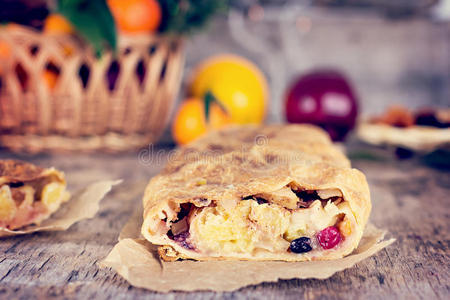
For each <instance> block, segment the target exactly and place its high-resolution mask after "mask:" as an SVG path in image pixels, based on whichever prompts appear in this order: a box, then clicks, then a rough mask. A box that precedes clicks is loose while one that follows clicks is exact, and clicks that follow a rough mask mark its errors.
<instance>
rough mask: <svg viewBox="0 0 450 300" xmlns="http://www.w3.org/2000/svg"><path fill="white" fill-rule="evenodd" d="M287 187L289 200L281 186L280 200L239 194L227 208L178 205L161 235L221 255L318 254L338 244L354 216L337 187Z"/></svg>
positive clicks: (344, 236)
mask: <svg viewBox="0 0 450 300" xmlns="http://www.w3.org/2000/svg"><path fill="white" fill-rule="evenodd" d="M289 190H291V189H289ZM291 191H292V192H291V193H292V194H293V195H294V196H295V197H296V203H295V205H293V203H292V202H291V201H290V199H289V197H290V195H289V194H288V193H286V191H282V192H279V193H278V196H280V195H284V196H285V198H284V199H283V198H282V197H281V198H280V197H274V196H273V195H272V197H270V195H268V194H258V195H254V196H249V197H244V198H243V200H242V201H240V202H239V203H238V204H237V206H236V207H234V208H233V209H231V210H226V209H225V208H223V207H222V206H217V205H215V204H214V202H210V203H209V205H208V206H204V207H197V206H195V205H193V204H186V203H185V204H182V205H181V208H180V211H179V212H178V216H177V220H176V221H173V222H170V221H169V223H168V224H169V226H170V230H169V231H168V233H167V236H168V237H169V238H170V239H171V240H173V241H174V242H175V243H176V244H178V245H179V246H181V247H183V248H186V249H189V250H194V251H196V252H199V253H202V254H204V255H208V256H226V255H230V254H245V253H256V252H258V251H268V252H274V253H281V252H284V253H288V254H289V253H290V254H292V255H295V254H302V253H311V254H314V255H318V253H319V252H320V251H324V250H330V249H336V248H338V247H339V246H340V244H341V243H342V242H344V241H345V239H346V238H347V237H349V236H350V235H351V234H352V226H353V224H355V220H354V216H353V214H352V212H351V210H350V207H349V205H348V203H347V202H346V201H344V200H343V197H342V194H340V191H338V190H322V191H305V190H300V189H297V190H295V189H292V190H291ZM282 203H283V204H284V205H282ZM286 206H288V207H289V208H288V207H286Z"/></svg>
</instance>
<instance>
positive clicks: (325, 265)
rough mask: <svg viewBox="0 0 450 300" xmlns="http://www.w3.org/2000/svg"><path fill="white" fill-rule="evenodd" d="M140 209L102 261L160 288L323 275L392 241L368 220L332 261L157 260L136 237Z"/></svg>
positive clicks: (234, 285)
mask: <svg viewBox="0 0 450 300" xmlns="http://www.w3.org/2000/svg"><path fill="white" fill-rule="evenodd" d="M141 224H142V211H138V212H136V213H135V214H134V216H133V217H132V218H131V219H130V221H129V222H128V223H127V224H126V225H125V227H124V228H123V230H122V232H121V233H120V236H119V243H117V244H116V245H115V246H114V248H113V249H112V250H111V252H110V253H109V255H108V256H107V257H106V258H105V259H104V260H103V261H102V262H101V263H100V266H101V267H111V268H112V269H114V270H115V271H116V272H117V273H119V274H120V275H121V276H122V277H124V278H125V279H126V280H127V281H128V282H129V283H130V284H131V285H133V286H136V287H141V288H146V289H150V290H154V291H158V292H169V291H174V290H177V291H196V290H212V291H233V290H236V289H239V288H241V287H245V286H248V285H253V284H258V283H261V282H270V281H278V280H279V279H292V278H299V279H306V278H318V279H325V278H328V277H330V276H332V275H333V274H334V273H336V272H339V271H342V270H344V269H347V268H350V267H352V266H353V265H355V264H356V263H358V262H360V261H361V260H363V259H365V258H367V257H369V256H372V255H374V254H375V253H377V252H378V251H380V250H381V249H383V248H384V247H387V246H388V245H390V244H392V243H393V242H394V241H395V239H389V240H383V239H384V235H385V233H386V232H385V231H383V230H380V229H377V228H376V227H375V226H373V225H371V224H369V225H368V226H367V227H366V230H365V232H364V236H363V238H362V239H361V242H360V244H359V246H358V248H357V249H356V250H355V251H354V252H353V253H352V254H351V255H349V256H347V257H344V258H342V259H337V260H333V261H310V262H280V261H273V262H249V261H202V262H198V261H191V260H185V261H175V262H164V261H162V260H160V258H159V256H158V253H157V246H155V245H152V244H151V243H149V242H148V241H147V240H145V239H143V238H142V237H141V236H140V233H139V232H140V226H141Z"/></svg>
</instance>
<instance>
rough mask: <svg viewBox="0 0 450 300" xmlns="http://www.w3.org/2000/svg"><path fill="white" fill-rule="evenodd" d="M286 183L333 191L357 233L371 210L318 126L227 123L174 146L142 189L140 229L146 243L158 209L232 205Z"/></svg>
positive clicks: (362, 183)
mask: <svg viewBox="0 0 450 300" xmlns="http://www.w3.org/2000/svg"><path fill="white" fill-rule="evenodd" d="M287 185H296V186H297V187H300V188H302V189H308V190H319V189H330V188H331V189H339V190H340V191H341V192H342V194H343V196H344V198H345V199H346V201H348V202H349V204H350V206H351V208H352V211H353V212H354V214H355V216H356V220H357V223H358V227H359V228H358V230H359V231H360V235H362V230H363V228H364V226H365V224H366V222H367V219H368V216H369V213H370V209H371V205H370V195H369V189H368V185H367V182H366V180H365V177H364V175H363V174H362V173H361V172H360V171H358V170H356V169H352V168H351V167H350V162H349V160H348V159H347V158H346V157H345V155H344V154H342V152H341V151H340V150H338V149H337V148H336V147H335V146H333V144H332V142H331V141H330V139H329V137H328V135H327V134H326V133H325V132H324V131H323V130H321V129H319V128H317V127H314V126H310V125H287V126H286V125H270V126H260V127H257V126H240V127H231V128H228V129H226V130H222V131H216V132H213V133H211V134H209V135H207V136H206V137H204V138H201V139H199V140H197V141H195V142H193V143H191V144H189V145H188V146H186V147H183V148H180V149H179V150H178V151H177V153H176V154H175V155H173V156H172V157H171V158H170V161H169V162H168V164H167V166H166V168H165V169H164V170H163V171H162V173H161V174H160V175H158V176H155V177H154V178H153V179H152V180H151V181H150V183H149V185H148V186H147V188H146V191H145V195H144V199H143V204H144V224H143V227H142V233H143V235H144V237H146V238H147V239H148V240H149V241H151V242H154V243H159V242H161V241H162V239H161V238H160V237H158V235H159V233H157V232H152V229H151V228H153V227H154V226H153V225H154V223H155V222H156V221H157V220H158V218H159V216H161V213H163V214H164V213H166V214H167V213H168V211H169V210H170V209H168V208H173V209H174V210H175V211H177V209H179V204H180V203H185V202H194V201H198V199H209V200H213V201H214V202H215V204H216V205H220V206H222V207H224V208H225V209H233V207H234V206H235V205H236V204H237V203H238V202H239V201H241V200H242V198H244V197H247V196H250V195H256V194H261V193H272V192H276V191H279V190H280V189H282V188H283V187H285V186H287ZM286 201H289V199H288V198H286ZM278 204H282V203H278ZM288 205H289V204H288V203H286V206H285V207H288ZM167 218H168V219H170V216H167ZM160 219H162V218H159V220H160ZM358 241H359V238H358V239H357V241H356V245H357V243H358ZM356 245H354V247H356ZM178 252H180V251H178Z"/></svg>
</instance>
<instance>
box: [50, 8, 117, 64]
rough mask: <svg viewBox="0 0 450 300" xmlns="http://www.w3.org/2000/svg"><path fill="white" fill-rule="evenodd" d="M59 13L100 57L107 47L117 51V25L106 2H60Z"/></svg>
mask: <svg viewBox="0 0 450 300" xmlns="http://www.w3.org/2000/svg"><path fill="white" fill-rule="evenodd" d="M57 11H58V12H59V13H60V14H62V15H63V16H65V17H66V18H67V19H68V20H69V22H70V23H71V24H72V25H73V26H74V28H75V29H76V30H77V32H78V33H79V34H80V35H81V36H82V37H83V38H85V39H86V40H87V41H88V42H90V43H91V44H92V46H93V47H94V50H95V52H96V54H97V55H98V56H100V55H101V53H102V52H103V51H104V50H105V49H106V48H107V47H109V48H111V49H112V50H113V51H114V52H115V51H116V49H117V33H116V25H115V23H114V18H113V16H112V15H111V12H110V10H109V8H108V5H107V4H106V1H105V0H58V7H57Z"/></svg>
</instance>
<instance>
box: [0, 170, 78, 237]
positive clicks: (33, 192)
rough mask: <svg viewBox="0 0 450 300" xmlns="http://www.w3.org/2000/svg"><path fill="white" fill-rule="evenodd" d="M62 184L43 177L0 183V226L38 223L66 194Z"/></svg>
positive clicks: (9, 226) (53, 209) (58, 204)
mask: <svg viewBox="0 0 450 300" xmlns="http://www.w3.org/2000/svg"><path fill="white" fill-rule="evenodd" d="M65 188H66V186H65V184H63V183H60V182H49V181H48V180H46V179H41V180H36V181H32V182H28V183H26V184H24V183H11V184H4V185H2V186H0V227H3V228H8V229H16V228H20V227H22V226H24V225H28V224H31V223H38V222H40V221H41V220H42V219H43V218H45V217H46V216H47V215H48V214H50V213H53V212H54V211H56V210H57V209H58V208H59V206H60V204H61V203H62V202H64V201H66V200H67V199H68V197H69V194H68V192H67V191H66V189H65Z"/></svg>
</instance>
